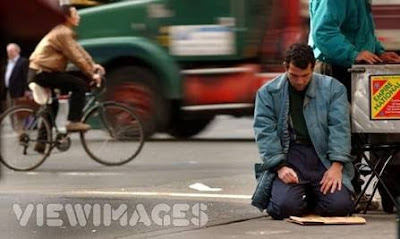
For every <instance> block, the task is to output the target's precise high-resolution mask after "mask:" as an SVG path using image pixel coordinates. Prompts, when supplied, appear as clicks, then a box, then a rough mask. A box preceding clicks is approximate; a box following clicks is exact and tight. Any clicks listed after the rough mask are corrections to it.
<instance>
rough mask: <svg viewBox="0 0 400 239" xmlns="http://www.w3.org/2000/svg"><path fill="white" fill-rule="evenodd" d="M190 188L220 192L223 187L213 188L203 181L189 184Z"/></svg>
mask: <svg viewBox="0 0 400 239" xmlns="http://www.w3.org/2000/svg"><path fill="white" fill-rule="evenodd" d="M189 188H191V189H194V190H197V191H200V192H219V191H222V188H211V187H209V186H207V185H205V184H202V183H194V184H191V185H190V186H189Z"/></svg>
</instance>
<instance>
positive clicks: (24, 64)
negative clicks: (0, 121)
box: [0, 43, 29, 111]
mask: <svg viewBox="0 0 400 239" xmlns="http://www.w3.org/2000/svg"><path fill="white" fill-rule="evenodd" d="M6 50H7V63H6V64H5V66H4V74H3V79H2V80H1V92H0V99H1V110H2V111H4V110H6V108H9V107H10V106H12V105H14V104H15V102H16V100H18V99H19V98H22V97H24V96H25V95H26V94H28V93H26V92H27V89H28V88H27V74H28V65H29V62H28V60H27V59H26V58H24V57H22V56H20V53H21V48H20V47H19V46H18V45H17V44H16V43H10V44H8V45H7V48H6Z"/></svg>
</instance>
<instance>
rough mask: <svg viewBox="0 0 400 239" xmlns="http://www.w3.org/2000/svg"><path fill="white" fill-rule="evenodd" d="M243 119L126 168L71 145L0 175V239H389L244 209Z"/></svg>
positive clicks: (249, 180)
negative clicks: (97, 159)
mask: <svg viewBox="0 0 400 239" xmlns="http://www.w3.org/2000/svg"><path fill="white" fill-rule="evenodd" d="M251 124H252V121H251V119H233V118H230V117H219V118H218V119H217V120H216V121H215V122H214V123H213V124H211V125H210V127H209V128H208V129H207V130H206V131H205V132H203V133H202V134H200V135H198V136H197V137H195V138H193V139H191V140H188V141H177V140H173V139H171V138H169V137H168V136H167V135H163V134H159V135H156V136H155V137H154V138H153V139H152V140H151V141H149V142H147V143H146V145H145V147H144V149H143V151H142V153H141V154H140V155H139V156H138V157H137V158H136V159H135V160H134V161H132V162H130V163H129V164H127V165H124V166H119V167H106V166H103V165H100V164H98V163H96V162H95V161H93V160H91V159H90V158H89V157H88V156H87V155H86V154H85V152H84V150H83V148H82V146H81V145H80V142H79V140H78V139H77V138H75V139H74V140H73V145H72V148H71V149H70V151H68V152H66V153H57V152H56V153H54V154H52V155H51V157H50V158H48V160H47V161H46V162H45V163H44V164H43V165H41V166H40V167H39V168H38V169H35V170H34V171H32V172H25V173H21V172H13V171H10V170H8V169H5V168H4V167H2V172H1V180H0V230H1V233H0V238H124V239H136V238H162V239H168V238H185V239H197V238H199V239H203V238H207V239H213V238H218V239H220V238H240V239H244V238H246V239H247V238H249V239H258V238H260V239H261V238H263V239H264V238H269V239H275V238H276V239H284V238H296V239H310V238H312V239H313V238H315V239H321V238H335V239H336V238H347V237H350V238H357V239H364V238H368V239H370V238H371V239H375V238H376V239H381V238H385V239H394V238H396V237H397V224H398V222H397V221H396V215H393V214H392V215H388V214H385V213H383V212H382V211H374V212H369V213H368V214H367V215H360V216H363V217H364V218H366V219H367V224H366V225H357V226H353V225H352V226H313V227H302V226H299V225H295V224H290V223H287V222H285V221H274V220H271V219H270V218H269V217H267V216H266V215H265V214H262V213H260V212H259V211H258V210H256V209H255V208H253V207H252V206H250V197H251V194H252V192H253V190H254V187H255V180H254V175H253V164H254V162H257V161H258V153H257V148H256V145H255V143H254V141H253V132H252V126H251Z"/></svg>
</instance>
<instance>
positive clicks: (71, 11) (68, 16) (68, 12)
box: [61, 5, 81, 27]
mask: <svg viewBox="0 0 400 239" xmlns="http://www.w3.org/2000/svg"><path fill="white" fill-rule="evenodd" d="M61 12H62V13H63V14H64V16H65V22H66V23H67V24H68V25H70V26H73V27H77V26H79V22H80V19H81V18H80V17H79V15H78V11H77V10H76V8H75V7H74V6H72V5H62V6H61Z"/></svg>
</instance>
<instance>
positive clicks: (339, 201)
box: [267, 144, 353, 219]
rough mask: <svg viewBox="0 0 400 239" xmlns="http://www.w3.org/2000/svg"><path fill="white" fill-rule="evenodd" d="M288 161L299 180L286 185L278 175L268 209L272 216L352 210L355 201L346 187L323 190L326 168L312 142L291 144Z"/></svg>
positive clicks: (343, 213) (321, 213) (343, 214)
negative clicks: (323, 191)
mask: <svg viewBox="0 0 400 239" xmlns="http://www.w3.org/2000/svg"><path fill="white" fill-rule="evenodd" d="M287 164H288V165H289V167H291V168H293V169H294V170H295V172H296V173H297V176H298V178H299V183H298V184H286V183H284V182H283V181H282V180H280V179H279V178H278V177H276V178H275V180H274V182H273V184H272V192H271V200H270V203H269V205H268V208H267V212H268V214H269V215H270V216H271V217H272V218H274V219H283V218H288V217H289V216H302V215H305V214H317V215H320V216H347V215H349V214H350V213H351V212H352V209H353V202H352V199H351V195H350V192H349V191H348V189H347V188H346V187H345V186H343V185H342V190H340V191H338V190H336V191H335V192H334V193H330V192H329V193H327V194H326V195H324V194H322V193H321V192H320V188H321V185H320V184H319V183H320V181H321V180H322V177H323V175H324V173H325V172H326V168H325V167H324V165H323V164H322V162H321V160H320V159H319V158H318V155H317V154H316V152H315V149H314V147H313V146H312V145H301V144H294V145H291V146H290V149H289V153H288V157H287Z"/></svg>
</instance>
